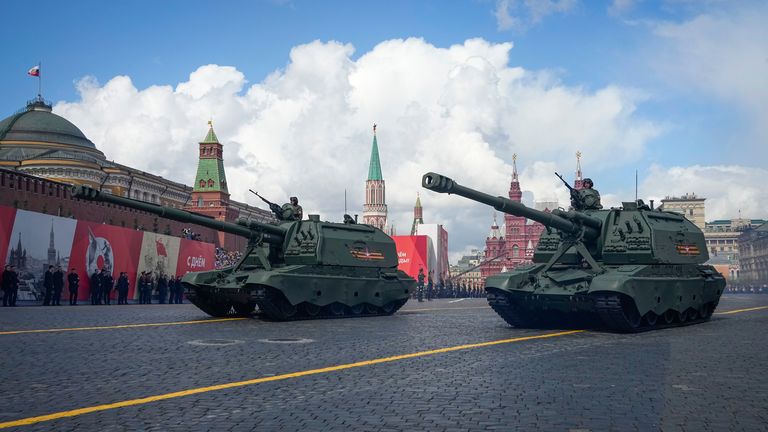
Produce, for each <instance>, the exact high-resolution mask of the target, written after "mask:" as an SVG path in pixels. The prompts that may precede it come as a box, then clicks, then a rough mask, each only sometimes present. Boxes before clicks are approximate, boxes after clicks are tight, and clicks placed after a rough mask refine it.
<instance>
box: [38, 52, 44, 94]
mask: <svg viewBox="0 0 768 432" xmlns="http://www.w3.org/2000/svg"><path fill="white" fill-rule="evenodd" d="M42 66H43V62H40V61H39V62H37V97H38V98H39V99H40V100H42V99H43V67H42Z"/></svg>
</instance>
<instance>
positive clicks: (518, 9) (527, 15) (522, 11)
mask: <svg viewBox="0 0 768 432" xmlns="http://www.w3.org/2000/svg"><path fill="white" fill-rule="evenodd" d="M575 6H576V0H496V10H495V12H494V15H495V16H496V27H497V28H498V29H499V30H501V31H504V30H525V29H527V28H528V27H530V26H532V25H535V24H538V23H539V22H541V20H543V19H544V18H545V17H547V16H548V15H552V14H556V13H564V12H569V11H571V10H573V8H574V7H575Z"/></svg>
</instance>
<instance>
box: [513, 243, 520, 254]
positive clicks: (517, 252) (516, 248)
mask: <svg viewBox="0 0 768 432" xmlns="http://www.w3.org/2000/svg"><path fill="white" fill-rule="evenodd" d="M519 253H520V248H519V247H517V245H514V246H512V256H513V257H516V256H518V254H519Z"/></svg>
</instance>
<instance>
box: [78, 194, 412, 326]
mask: <svg viewBox="0 0 768 432" xmlns="http://www.w3.org/2000/svg"><path fill="white" fill-rule="evenodd" d="M73 197H74V198H78V199H84V200H91V201H103V202H109V203H112V204H116V205H121V206H124V207H128V208H133V209H137V210H142V211H146V212H149V213H152V214H155V215H158V216H161V217H164V218H168V219H172V220H176V221H181V222H189V223H195V224H197V225H201V226H205V227H209V228H212V229H215V230H218V231H223V232H226V233H230V234H234V235H238V236H242V237H246V238H248V239H249V242H248V247H247V250H246V251H245V253H244V254H243V258H242V259H241V260H240V262H238V263H237V264H236V265H235V266H233V267H231V268H227V269H223V270H215V271H207V272H198V273H187V274H186V275H185V276H184V278H183V279H182V284H183V285H184V287H185V288H186V290H187V297H188V298H189V300H190V301H191V302H192V303H193V304H195V306H197V307H198V308H200V309H201V310H203V311H204V312H206V313H208V314H209V315H212V316H217V317H219V316H227V315H231V314H240V315H251V314H252V313H253V312H254V311H255V310H256V308H257V307H258V309H259V312H260V313H261V314H262V315H263V316H264V317H266V318H269V319H273V320H294V319H311V318H330V317H333V318H336V317H357V316H375V315H391V314H393V313H395V312H396V311H397V310H398V309H400V307H402V306H403V305H404V304H405V303H406V302H407V301H408V298H409V297H410V293H411V292H413V290H414V288H415V286H416V281H415V280H414V279H413V278H411V277H410V276H408V275H407V274H406V273H405V272H403V271H401V270H398V268H397V264H398V263H397V252H396V250H395V243H394V240H392V238H391V237H389V236H388V235H386V234H385V233H384V232H383V231H381V230H380V229H377V228H374V227H371V226H368V225H360V224H356V223H350V221H349V220H346V219H345V223H334V222H322V221H320V217H319V216H318V215H309V219H308V220H301V218H300V216H299V215H300V214H301V213H300V210H299V209H300V207H298V209H297V206H298V202H295V203H294V202H291V203H288V204H286V205H284V206H282V207H280V206H277V205H275V206H274V207H275V209H279V210H280V215H281V218H279V219H280V220H278V221H277V222H276V223H274V224H269V223H261V222H256V221H248V220H239V221H238V223H236V224H233V223H230V222H223V221H218V220H215V219H213V218H210V217H208V216H203V215H199V214H195V213H191V212H188V211H184V210H179V209H174V208H170V207H163V206H159V205H155V204H151V203H146V202H142V201H136V200H132V199H129V198H124V197H119V196H115V195H111V194H105V193H101V192H99V191H97V190H95V189H93V188H91V187H88V186H80V187H78V188H76V189H75V191H74V193H73ZM270 207H272V205H270Z"/></svg>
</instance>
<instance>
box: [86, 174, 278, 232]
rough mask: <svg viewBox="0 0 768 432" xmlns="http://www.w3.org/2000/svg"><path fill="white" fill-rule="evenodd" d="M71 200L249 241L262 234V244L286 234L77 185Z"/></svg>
mask: <svg viewBox="0 0 768 432" xmlns="http://www.w3.org/2000/svg"><path fill="white" fill-rule="evenodd" d="M72 197H73V198H79V199H83V200H87V201H100V202H108V203H111V204H115V205H120V206H123V207H128V208H132V209H136V210H143V211H145V212H148V213H152V214H155V215H157V216H160V217H163V218H166V219H171V220H175V221H178V222H184V223H192V224H196V225H200V226H204V227H206V228H211V229H214V230H217V231H222V232H225V233H228V234H234V235H237V236H241V237H246V238H249V239H250V238H253V237H254V236H257V235H259V234H263V241H264V242H265V243H271V244H282V243H283V239H284V238H285V233H286V229H285V228H284V227H281V226H277V225H270V224H264V223H260V222H256V221H249V222H247V224H248V225H247V226H245V225H240V224H233V223H230V222H224V221H218V220H216V219H213V218H210V217H208V216H203V215H199V214H195V213H192V212H188V211H185V210H179V209H175V208H172V207H165V206H160V205H157V204H151V203H147V202H143V201H137V200H133V199H130V198H124V197H119V196H116V195H112V194H107V193H104V192H100V191H98V190H96V189H94V188H92V187H90V186H78V187H75V188H73V191H72Z"/></svg>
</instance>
